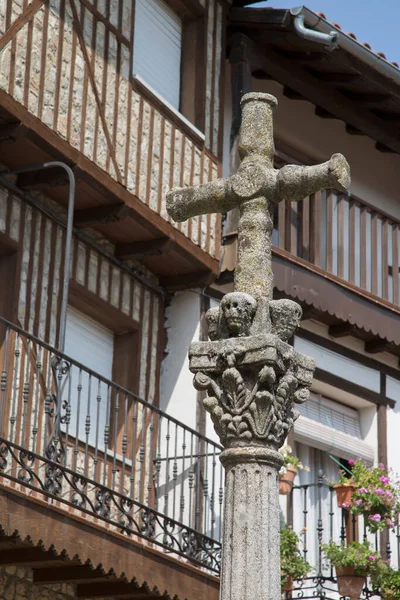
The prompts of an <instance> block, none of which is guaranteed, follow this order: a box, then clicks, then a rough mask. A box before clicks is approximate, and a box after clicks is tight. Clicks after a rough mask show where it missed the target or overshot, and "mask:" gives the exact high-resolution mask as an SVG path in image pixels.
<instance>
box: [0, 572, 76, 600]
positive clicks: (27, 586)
mask: <svg viewBox="0 0 400 600" xmlns="http://www.w3.org/2000/svg"><path fill="white" fill-rule="evenodd" d="M75 598H76V595H75V591H74V588H73V587H72V586H70V585H68V584H65V583H62V584H57V585H54V584H53V585H48V586H47V585H41V586H36V585H33V577H32V570H31V569H29V568H26V567H7V568H4V569H0V600H75Z"/></svg>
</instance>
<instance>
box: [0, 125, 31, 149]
mask: <svg viewBox="0 0 400 600" xmlns="http://www.w3.org/2000/svg"><path fill="white" fill-rule="evenodd" d="M27 131H28V128H27V127H25V126H24V125H22V123H8V124H7V125H1V126H0V144H13V143H14V142H16V141H17V140H19V139H21V138H23V137H24V135H25V134H26V132H27Z"/></svg>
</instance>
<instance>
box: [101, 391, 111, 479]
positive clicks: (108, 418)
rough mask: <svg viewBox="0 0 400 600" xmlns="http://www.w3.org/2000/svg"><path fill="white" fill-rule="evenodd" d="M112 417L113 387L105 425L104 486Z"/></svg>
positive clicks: (108, 400) (109, 392)
mask: <svg viewBox="0 0 400 600" xmlns="http://www.w3.org/2000/svg"><path fill="white" fill-rule="evenodd" d="M110 415H111V386H110V385H108V386H107V406H106V422H105V425H104V459H103V460H104V462H103V485H105V484H106V480H107V458H108V444H109V442H110Z"/></svg>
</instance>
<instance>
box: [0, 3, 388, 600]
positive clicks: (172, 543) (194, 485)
mask: <svg viewBox="0 0 400 600" xmlns="http://www.w3.org/2000/svg"><path fill="white" fill-rule="evenodd" d="M243 4H245V3H244V2H241V1H235V2H228V1H226V0H135V1H132V0H123V1H120V2H114V1H113V0H33V1H32V2H27V1H26V0H20V1H12V2H11V1H8V2H4V3H3V4H2V6H1V10H0V53H1V54H0V63H1V69H0V119H1V121H0V163H1V165H2V168H1V169H0V270H1V272H2V274H3V281H4V282H5V285H4V286H3V291H2V293H1V294H0V335H1V350H0V369H1V372H2V376H1V385H0V402H1V410H0V415H1V422H0V434H1V435H0V437H1V439H0V470H1V475H2V477H1V482H0V485H1V488H0V527H1V530H0V536H1V538H0V568H2V571H1V577H2V579H1V580H0V581H1V583H0V586H2V587H0V597H4V598H7V600H9V599H12V600H13V599H14V598H18V597H26V598H29V599H31V598H32V599H33V598H39V597H44V595H45V596H46V597H49V598H51V599H52V598H53V597H54V598H57V600H61V598H63V599H64V598H65V599H67V598H68V599H69V598H74V597H76V598H118V597H121V598H122V597H123V598H136V600H138V599H139V598H143V599H145V598H148V597H156V596H158V595H163V594H165V596H166V597H171V598H174V597H177V598H182V599H183V598H188V599H192V598H193V599H200V598H202V599H204V598H210V599H214V598H217V595H218V569H219V560H220V552H221V545H220V538H221V521H222V511H223V472H222V467H221V465H220V464H219V461H218V454H219V452H220V446H219V444H218V439H217V437H216V435H215V433H214V431H213V428H212V425H211V422H210V420H209V419H208V417H206V414H205V412H204V409H203V407H202V395H201V393H199V392H196V390H195V389H194V388H193V386H192V376H191V375H190V373H189V371H188V362H187V349H188V346H189V344H190V343H191V342H192V341H194V340H198V339H207V329H206V325H205V313H206V311H207V310H208V309H209V308H210V307H212V306H215V305H217V303H218V302H219V299H220V298H221V296H222V294H223V293H225V292H226V291H229V290H230V289H231V287H232V271H233V269H234V266H235V258H236V252H235V251H236V246H235V244H236V231H237V215H235V213H229V214H228V215H226V216H225V217H224V219H222V217H221V215H207V216H203V217H197V218H193V219H190V220H188V221H187V222H185V223H182V224H177V223H174V222H173V221H172V220H171V219H170V218H169V217H168V215H167V213H166V208H165V195H166V192H167V191H168V189H169V188H170V187H173V186H175V185H177V186H182V185H193V184H198V183H203V182H206V181H209V180H213V179H216V178H218V177H221V176H227V175H229V173H230V172H231V171H232V170H233V169H235V168H236V167H237V164H238V158H237V155H236V152H235V143H236V137H237V133H238V128H239V124H240V113H239V112H238V111H239V102H240V97H241V95H242V94H243V93H245V92H247V91H251V90H253V91H264V92H269V93H272V94H274V95H275V96H276V97H277V99H278V108H277V110H276V112H275V125H274V126H275V138H276V168H280V167H281V166H283V165H284V164H287V163H295V164H313V163H316V162H321V161H324V160H327V159H329V157H330V156H331V154H333V153H335V152H338V151H340V152H343V154H345V156H346V158H347V159H348V161H349V163H350V165H351V168H352V187H351V190H350V192H349V193H348V194H341V195H338V194H336V193H333V192H327V193H322V194H318V195H315V196H312V197H310V198H305V199H304V200H303V201H302V202H301V203H299V204H297V205H294V204H293V205H291V204H290V203H288V202H282V203H281V204H280V205H279V206H278V207H277V209H276V215H275V223H274V238H273V241H274V250H273V252H274V255H273V261H274V265H273V266H274V272H275V296H276V297H277V298H279V297H281V296H288V297H290V298H292V299H294V300H296V301H298V302H300V303H301V305H302V307H303V320H302V324H301V328H300V330H299V332H298V334H296V336H295V338H294V340H293V343H294V345H295V347H296V348H297V349H299V350H300V351H301V352H304V353H305V354H309V355H312V356H314V357H315V358H316V360H317V371H316V376H315V381H314V384H313V388H312V397H311V399H310V402H309V403H308V404H307V405H306V406H305V407H304V408H302V412H301V416H300V418H299V420H298V421H297V422H296V425H295V428H294V433H293V435H292V436H291V438H290V439H289V443H290V444H291V445H292V446H293V448H294V449H295V452H296V453H297V455H298V456H299V457H300V458H301V460H302V461H303V463H304V464H306V465H308V466H309V467H310V472H309V473H301V474H300V475H299V476H298V479H297V480H296V485H295V489H294V490H293V493H292V495H290V496H289V497H286V498H284V497H282V518H283V519H285V520H286V521H288V522H289V523H290V524H292V525H293V527H294V528H295V529H296V530H297V531H300V530H301V529H303V528H304V527H305V528H306V529H307V536H306V551H307V557H308V559H309V560H310V562H311V563H312V564H313V567H314V569H315V577H314V581H311V583H307V586H306V587H304V586H303V590H302V592H301V593H302V594H303V596H302V597H307V594H309V596H310V597H323V596H321V594H323V593H325V596H324V597H326V598H327V597H332V598H335V597H336V596H335V594H336V592H335V588H334V583H333V584H332V582H331V581H328V580H329V574H328V575H326V572H325V571H324V569H323V566H322V564H321V563H320V558H319V552H318V544H319V542H320V540H321V539H323V540H327V539H329V538H330V537H334V538H335V539H342V538H343V536H344V537H346V536H350V535H351V529H352V527H351V524H350V525H349V523H348V516H347V514H346V513H345V512H344V511H341V510H339V509H336V507H335V508H334V510H333V508H332V506H333V504H332V503H333V500H332V490H331V489H330V487H329V486H328V485H327V484H326V483H325V480H324V479H323V476H326V477H328V478H329V479H335V476H336V473H337V469H338V462H339V463H341V464H346V461H348V460H349V459H352V458H354V457H362V458H363V459H364V460H365V461H366V462H367V463H368V464H373V463H376V462H384V463H385V464H388V465H389V466H390V467H391V468H393V469H394V470H395V471H397V472H400V464H398V463H399V458H398V452H397V443H396V441H397V429H398V427H397V424H398V420H399V416H398V407H397V400H398V395H399V392H400V371H399V368H398V367H399V364H398V361H399V355H400V350H399V348H400V334H399V333H398V330H399V328H398V323H399V294H400V288H399V260H400V258H399V237H398V236H399V233H398V232H399V220H400V212H399V209H398V206H397V186H396V183H397V173H398V167H399V164H400V163H399V157H398V152H399V151H400V145H399V142H398V140H397V127H398V118H399V113H400V111H399V102H400V100H399V98H400V71H399V69H398V67H396V66H395V65H391V64H390V63H388V62H387V61H386V60H385V59H384V57H378V55H376V54H374V53H373V52H372V51H371V50H370V49H368V48H366V47H365V46H362V45H361V44H359V43H358V42H357V41H356V40H354V39H353V37H351V36H350V35H347V34H344V33H342V32H341V31H340V29H338V28H337V27H336V26H333V25H332V24H331V23H328V22H327V21H326V19H325V18H324V17H322V16H319V15H316V14H314V13H312V12H311V11H308V10H307V9H303V12H302V13H301V14H300V16H303V17H304V21H305V26H304V27H305V29H306V31H304V29H302V28H301V27H300V29H299V28H298V22H297V21H296V19H297V17H298V16H299V15H296V14H292V13H291V12H290V11H281V10H274V9H257V8H251V9H250V8H243V7H242V6H243ZM309 30H313V31H314V32H315V31H316V32H318V33H320V34H322V36H325V37H322V38H319V39H318V36H317V37H315V36H314V37H313V36H311V38H310V35H309V33H307V31H309ZM331 31H334V33H335V35H334V36H332V34H331V33H330V32H331ZM329 36H330V37H329ZM321 42H322V43H321ZM329 45H331V47H330V48H328V46H329ZM396 118H397V121H396ZM396 123H397V125H396ZM52 163H56V164H54V165H53V164H52ZM73 192H74V193H73ZM71 198H72V199H73V200H74V207H73V213H72V212H71V210H70V214H73V228H72V237H69V229H68V207H71ZM223 222H224V223H223ZM69 240H71V242H70V244H69ZM221 244H223V245H222V248H221ZM69 246H70V248H71V250H70V260H68V247H69ZM68 265H69V266H68ZM68 269H69V273H68ZM321 522H322V525H321ZM321 528H322V529H321ZM361 529H362V528H361V526H360V531H361ZM399 539H400V535H399V534H398V530H397V532H395V533H394V534H392V535H389V534H385V535H382V536H381V537H380V538H379V539H377V540H376V541H377V544H378V545H380V547H381V549H383V548H385V551H386V552H387V554H388V555H389V556H390V559H391V560H392V561H393V563H394V564H397V561H398V560H399V556H400V554H399V552H398V540H399ZM318 586H319V587H318ZM306 590H308V591H306ZM316 590H317V596H316V595H315V594H316ZM324 590H325V591H324ZM1 594H3V596H1ZM41 594H42V596H41ZM318 594H320V596H318Z"/></svg>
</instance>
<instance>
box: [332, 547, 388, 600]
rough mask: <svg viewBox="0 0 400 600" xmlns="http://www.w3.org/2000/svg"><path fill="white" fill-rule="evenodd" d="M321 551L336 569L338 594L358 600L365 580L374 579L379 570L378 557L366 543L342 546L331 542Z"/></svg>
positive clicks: (379, 561)
mask: <svg viewBox="0 0 400 600" xmlns="http://www.w3.org/2000/svg"><path fill="white" fill-rule="evenodd" d="M322 550H323V552H324V554H325V556H326V558H327V559H328V560H329V561H330V562H331V564H332V565H333V566H334V567H335V569H336V576H337V584H338V591H339V594H340V595H341V596H348V597H349V598H350V599H351V600H359V598H360V596H361V592H362V589H363V587H364V585H365V580H366V578H367V577H374V575H376V573H377V572H378V571H379V570H380V567H381V564H382V561H381V559H380V557H379V555H378V554H377V553H376V552H373V551H372V550H371V547H370V545H369V543H368V542H367V541H365V542H363V543H361V542H352V543H351V544H349V545H348V546H344V545H341V544H335V543H334V542H333V541H332V540H331V541H330V542H329V544H324V545H323V546H322Z"/></svg>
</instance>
